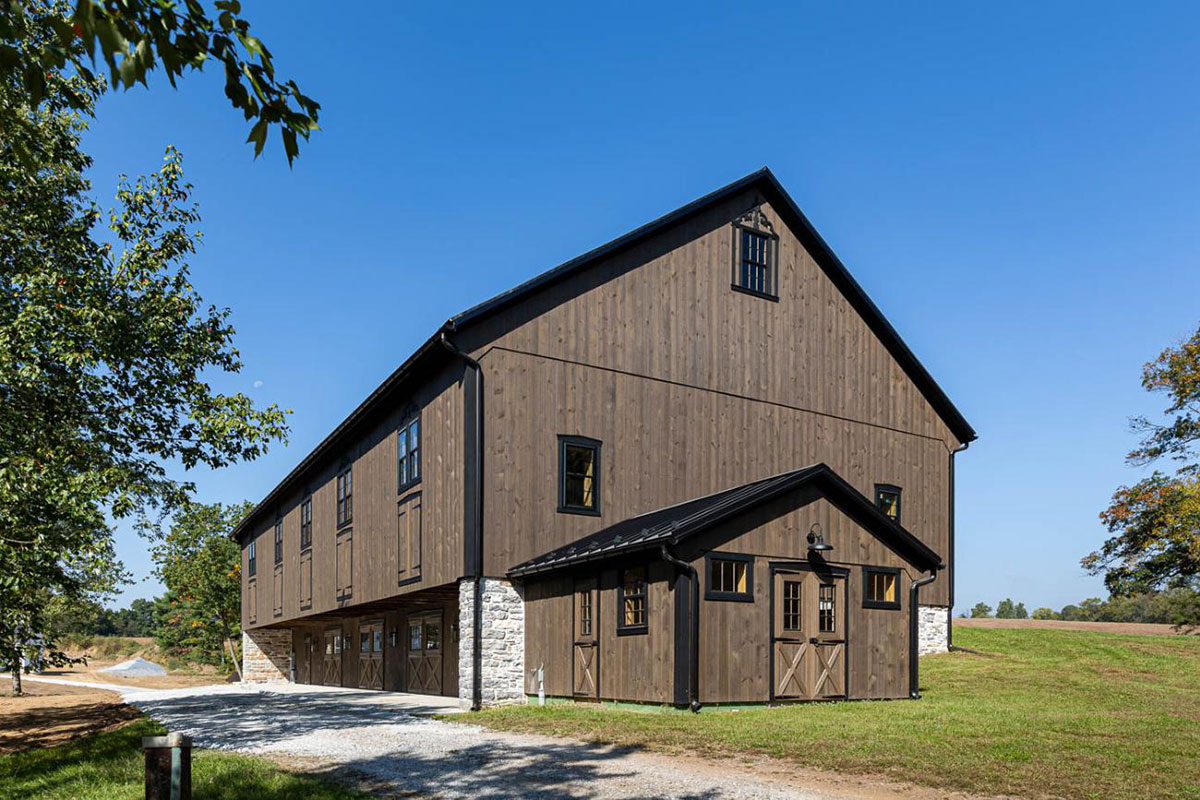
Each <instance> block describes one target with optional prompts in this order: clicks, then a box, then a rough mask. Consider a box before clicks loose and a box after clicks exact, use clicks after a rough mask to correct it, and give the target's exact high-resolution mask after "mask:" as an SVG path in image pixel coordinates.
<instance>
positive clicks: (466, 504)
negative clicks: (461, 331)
mask: <svg viewBox="0 0 1200 800" xmlns="http://www.w3.org/2000/svg"><path fill="white" fill-rule="evenodd" d="M447 329H453V324H452V323H447V325H446V327H445V328H443V329H442V331H441V333H440V334H439V335H438V344H440V345H441V346H442V347H444V348H445V349H446V350H448V351H449V352H450V353H451V354H453V355H454V356H456V357H457V358H458V359H459V360H461V361H462V362H463V364H464V365H466V367H467V369H470V370H473V371H474V372H475V382H474V383H475V391H474V393H473V396H472V397H470V398H467V399H465V400H464V405H466V406H468V407H473V408H474V414H472V415H471V416H472V417H473V418H472V419H471V420H470V421H469V422H467V423H466V424H467V425H469V428H468V429H467V432H468V433H469V434H471V439H473V440H474V441H473V442H472V444H473V445H474V446H473V447H472V448H471V450H470V451H469V452H468V453H467V464H468V465H470V466H471V470H470V472H471V473H472V474H471V475H470V477H467V476H466V475H464V478H465V480H464V481H463V495H464V496H463V516H464V518H465V519H464V525H463V528H464V531H463V533H464V534H465V535H466V537H467V541H468V543H469V546H468V548H467V552H466V556H468V559H467V561H466V564H464V567H466V569H464V570H463V572H465V573H468V574H470V575H471V578H472V581H473V583H474V587H473V589H472V591H473V592H474V596H475V601H474V602H473V603H472V604H471V606H472V620H471V629H472V639H471V641H472V643H473V646H472V648H471V710H472V711H478V710H479V709H480V708H482V707H483V647H482V646H481V641H482V639H483V367H481V366H480V365H479V362H478V361H476V360H475V359H473V358H471V357H470V356H469V355H467V354H466V353H464V352H463V351H462V350H460V349H458V347H457V346H456V345H455V344H454V343H453V342H451V341H450V339H449V337H447V336H446V330H447ZM464 416H465V414H464ZM472 479H473V480H472Z"/></svg>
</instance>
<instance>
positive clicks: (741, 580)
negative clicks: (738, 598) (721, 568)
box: [733, 561, 746, 594]
mask: <svg viewBox="0 0 1200 800" xmlns="http://www.w3.org/2000/svg"><path fill="white" fill-rule="evenodd" d="M733 591H735V592H741V593H742V594H745V592H746V565H745V563H743V562H741V561H735V562H733Z"/></svg>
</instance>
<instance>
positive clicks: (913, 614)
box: [908, 566, 940, 700]
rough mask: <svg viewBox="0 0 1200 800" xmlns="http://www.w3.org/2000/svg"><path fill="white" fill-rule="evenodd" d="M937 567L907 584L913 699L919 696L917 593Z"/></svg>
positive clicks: (928, 582) (934, 573)
mask: <svg viewBox="0 0 1200 800" xmlns="http://www.w3.org/2000/svg"><path fill="white" fill-rule="evenodd" d="M938 569H940V566H939V567H934V568H933V569H932V570H930V572H929V574H928V575H926V576H925V577H924V578H918V579H917V580H915V581H913V582H912V583H910V584H909V585H908V696H909V697H911V698H913V699H914V700H916V699H918V698H919V697H920V696H921V691H920V683H919V681H920V669H919V661H918V659H919V658H920V653H919V652H918V650H919V648H918V646H917V639H918V637H919V636H920V633H919V631H918V627H917V625H918V621H919V620H918V618H919V617H920V616H921V614H920V606H918V605H917V601H918V595H919V594H920V592H921V587H922V586H925V585H927V584H930V583H933V582H934V581H935V580H936V579H937V571H938Z"/></svg>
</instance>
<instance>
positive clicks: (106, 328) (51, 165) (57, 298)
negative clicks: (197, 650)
mask: <svg viewBox="0 0 1200 800" xmlns="http://www.w3.org/2000/svg"><path fill="white" fill-rule="evenodd" d="M79 86H80V90H81V91H86V90H87V87H86V86H83V85H82V84H80V85H79ZM61 98H62V96H61V93H55V94H52V95H50V96H48V97H47V98H46V100H45V102H44V104H43V108H41V109H40V110H38V111H36V112H28V114H29V119H31V120H32V121H33V123H34V125H33V127H32V128H30V129H29V130H27V131H23V135H28V136H29V137H32V138H36V139H37V140H38V143H39V144H38V146H37V147H33V148H31V150H30V152H32V153H34V154H36V156H35V158H36V164H35V166H34V167H33V168H30V166H29V165H28V164H27V163H23V162H21V161H20V160H19V159H18V157H17V156H16V154H15V153H14V151H13V150H12V148H4V147H0V198H2V199H3V202H0V652H3V653H4V654H5V660H9V661H15V660H17V659H18V658H19V655H20V652H19V651H22V650H27V649H28V648H27V643H28V642H29V641H30V640H31V639H32V638H33V637H35V636H37V635H39V634H45V633H46V632H47V631H48V630H49V629H50V627H51V624H50V623H51V620H50V619H49V618H48V614H47V608H48V607H49V605H50V601H51V600H52V599H53V598H56V597H58V598H63V599H64V601H66V602H72V603H77V602H88V601H97V600H99V599H100V598H102V597H104V596H106V595H107V594H108V593H110V592H111V591H112V590H113V589H114V588H115V587H116V586H117V585H118V584H119V583H120V582H121V581H122V580H124V579H125V573H124V570H123V568H122V565H121V564H120V562H119V561H118V560H117V559H116V557H115V553H114V551H113V546H112V536H111V531H110V529H109V521H108V516H109V515H110V514H111V515H112V516H113V517H117V518H120V517H124V516H127V515H129V514H131V513H133V512H134V511H135V510H138V509H144V508H146V507H154V506H159V507H162V508H165V509H172V508H178V507H180V506H182V505H183V504H184V503H185V502H186V501H187V498H188V497H189V495H190V493H191V491H192V489H193V486H192V485H191V483H189V482H186V481H183V482H181V481H177V480H175V479H173V478H172V477H171V476H170V475H168V473H167V465H168V464H171V463H178V464H181V465H182V466H183V467H185V468H189V469H190V468H192V467H195V466H207V467H211V468H216V467H221V466H225V465H227V464H230V463H233V462H235V461H240V460H247V459H253V458H256V457H258V456H259V455H261V454H262V453H263V452H264V451H265V449H266V447H267V445H268V444H269V443H271V442H273V441H277V440H280V439H283V438H284V437H285V435H286V430H287V428H286V413H285V412H284V411H283V410H281V409H279V408H277V407H276V406H270V407H268V408H266V409H257V408H255V407H254V405H253V403H252V402H251V401H250V399H249V398H248V397H246V396H245V395H243V394H233V395H225V394H220V393H217V392H215V391H213V389H212V388H211V386H210V384H209V382H208V381H209V380H210V379H211V377H212V376H213V375H214V374H220V373H231V372H237V371H238V370H239V369H240V368H241V363H240V361H239V359H238V354H237V351H236V349H234V347H233V328H232V327H231V326H230V325H229V322H228V316H229V312H228V310H227V309H218V308H214V307H211V306H206V305H205V304H204V302H203V300H202V298H201V297H200V296H199V295H198V294H197V292H196V291H195V289H194V288H193V287H192V284H191V281H190V277H189V273H188V267H187V260H188V258H189V257H190V256H191V255H192V254H193V253H194V252H195V248H196V246H197V243H198V241H199V236H200V234H199V232H197V231H196V230H195V229H194V227H195V224H196V223H197V221H198V220H199V215H198V213H197V211H196V209H195V206H194V205H191V204H189V201H188V198H189V196H190V190H191V187H190V186H189V185H188V184H187V183H186V182H184V180H183V174H182V159H181V158H180V156H179V154H178V153H177V152H175V151H174V150H171V149H168V151H167V156H166V158H165V160H164V162H163V165H162V167H161V169H160V170H159V171H158V172H156V173H155V174H153V175H151V176H149V177H147V178H142V179H138V180H136V181H133V182H130V181H127V180H125V179H122V180H121V182H120V186H119V189H118V192H117V205H116V207H115V209H114V210H112V211H110V212H109V214H108V215H107V218H108V227H109V236H108V238H109V239H110V241H107V242H103V243H102V242H100V241H98V239H97V238H95V237H94V235H93V228H94V226H95V225H96V224H97V223H99V222H100V221H101V220H102V218H103V217H102V215H101V213H100V211H99V210H98V209H97V208H96V206H95V205H94V203H93V202H92V201H91V200H90V199H89V196H88V192H89V190H90V185H89V184H88V182H87V181H86V179H85V178H84V176H83V175H84V171H85V170H86V169H87V168H88V167H89V166H90V160H89V159H88V158H87V156H85V155H84V154H82V153H81V152H80V151H79V136H80V133H81V131H82V122H81V119H80V116H79V115H78V114H76V113H72V112H69V111H66V110H64V107H63V105H64V104H63V102H62V99H61ZM16 682H17V681H16V679H15V678H14V689H19V686H18V685H16Z"/></svg>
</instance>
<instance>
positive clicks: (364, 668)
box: [358, 620, 383, 690]
mask: <svg viewBox="0 0 1200 800" xmlns="http://www.w3.org/2000/svg"><path fill="white" fill-rule="evenodd" d="M358 686H359V688H360V689H380V690H382V689H383V620H376V621H374V622H368V623H365V624H363V625H359V626H358Z"/></svg>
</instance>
